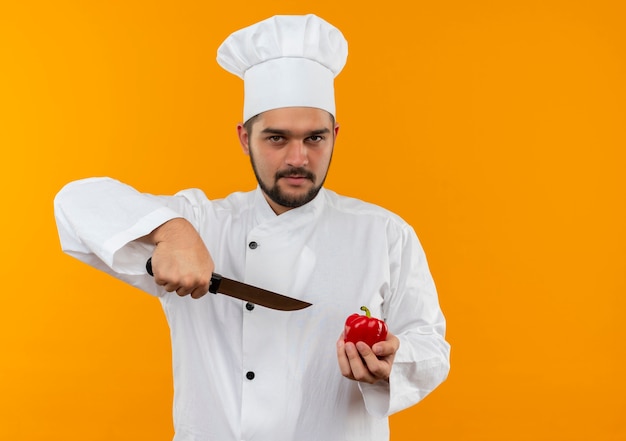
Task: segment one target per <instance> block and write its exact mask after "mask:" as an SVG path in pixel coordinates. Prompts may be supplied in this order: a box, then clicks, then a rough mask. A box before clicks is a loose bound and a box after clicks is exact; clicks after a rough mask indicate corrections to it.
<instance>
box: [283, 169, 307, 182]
mask: <svg viewBox="0 0 626 441" xmlns="http://www.w3.org/2000/svg"><path fill="white" fill-rule="evenodd" d="M291 176H299V177H303V178H306V179H309V180H311V181H313V182H315V174H313V173H312V172H310V171H309V170H307V169H305V168H303V167H289V168H287V169H285V170H279V171H277V172H276V175H275V178H276V180H279V179H280V178H288V177H291Z"/></svg>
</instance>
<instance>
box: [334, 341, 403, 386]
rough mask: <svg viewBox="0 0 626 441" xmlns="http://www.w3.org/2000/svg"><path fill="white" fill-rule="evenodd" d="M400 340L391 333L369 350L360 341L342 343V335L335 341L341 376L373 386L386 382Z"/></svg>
mask: <svg viewBox="0 0 626 441" xmlns="http://www.w3.org/2000/svg"><path fill="white" fill-rule="evenodd" d="M399 347H400V340H398V337H396V336H395V335H393V334H392V333H391V332H389V333H388V334H387V339H386V340H385V341H381V342H378V343H376V344H374V346H372V347H371V348H370V347H369V346H368V345H367V344H365V343H363V342H362V341H360V342H357V344H356V345H355V344H354V343H350V342H348V343H346V342H344V335H343V333H342V334H341V336H340V337H339V340H338V341H337V361H338V362H339V369H340V370H341V374H342V375H343V376H344V377H346V378H349V379H351V380H355V381H362V382H365V383H370V384H374V383H376V382H377V381H381V380H388V379H389V375H390V374H391V367H392V365H393V359H394V358H395V356H396V352H397V351H398V348H399Z"/></svg>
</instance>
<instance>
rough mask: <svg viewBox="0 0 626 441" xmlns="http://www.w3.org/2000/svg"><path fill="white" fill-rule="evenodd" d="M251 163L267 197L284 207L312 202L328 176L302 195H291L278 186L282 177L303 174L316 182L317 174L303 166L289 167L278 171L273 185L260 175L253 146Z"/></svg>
mask: <svg viewBox="0 0 626 441" xmlns="http://www.w3.org/2000/svg"><path fill="white" fill-rule="evenodd" d="M250 163H251V164H252V170H253V171H254V175H255V176H256V180H257V182H258V183H259V187H261V190H263V193H265V194H266V195H267V197H269V198H270V200H272V202H274V203H276V204H278V205H280V206H282V207H287V208H298V207H301V206H303V205H305V204H307V203H309V202H311V201H312V200H313V199H315V197H316V196H317V194H318V193H319V192H320V190H321V188H322V186H323V185H324V181H325V180H326V176H324V179H322V182H321V183H320V185H317V186H315V185H314V186H313V187H311V188H310V189H309V191H307V192H306V193H303V194H300V195H291V194H287V193H285V192H284V191H282V190H281V189H280V187H279V186H278V181H279V180H280V179H281V178H285V177H289V176H301V177H304V178H305V179H309V180H310V181H311V182H313V183H315V181H316V180H317V177H316V176H315V174H314V173H312V172H311V171H309V170H307V169H305V168H303V167H288V168H286V169H284V170H279V171H278V172H276V174H275V175H274V182H273V185H270V184H269V183H267V182H264V181H263V180H262V179H261V176H260V175H259V172H258V170H257V167H256V163H255V160H254V156H253V154H252V148H250Z"/></svg>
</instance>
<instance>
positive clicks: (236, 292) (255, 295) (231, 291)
mask: <svg viewBox="0 0 626 441" xmlns="http://www.w3.org/2000/svg"><path fill="white" fill-rule="evenodd" d="M146 271H147V272H148V274H150V275H151V276H153V275H154V274H153V273H152V258H149V259H148V261H147V262H146ZM209 292H210V293H213V294H217V293H220V294H225V295H227V296H230V297H234V298H237V299H240V300H245V301H246V302H250V303H254V304H257V305H261V306H265V307H266V308H272V309H276V310H279V311H297V310H299V309H304V308H307V307H309V306H311V303H309V302H305V301H303V300H298V299H294V298H293V297H287V296H284V295H282V294H278V293H275V292H272V291H268V290H266V289H263V288H258V287H256V286H253V285H248V284H246V283H243V282H238V281H236V280H232V279H228V278H226V277H223V276H222V275H220V274H217V273H213V274H212V275H211V284H210V285H209Z"/></svg>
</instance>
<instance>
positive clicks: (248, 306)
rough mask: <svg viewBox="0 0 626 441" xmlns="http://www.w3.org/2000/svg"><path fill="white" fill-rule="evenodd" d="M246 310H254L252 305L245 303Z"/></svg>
mask: <svg viewBox="0 0 626 441" xmlns="http://www.w3.org/2000/svg"><path fill="white" fill-rule="evenodd" d="M246 309H247V310H248V311H252V310H253V309H254V303H246Z"/></svg>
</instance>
